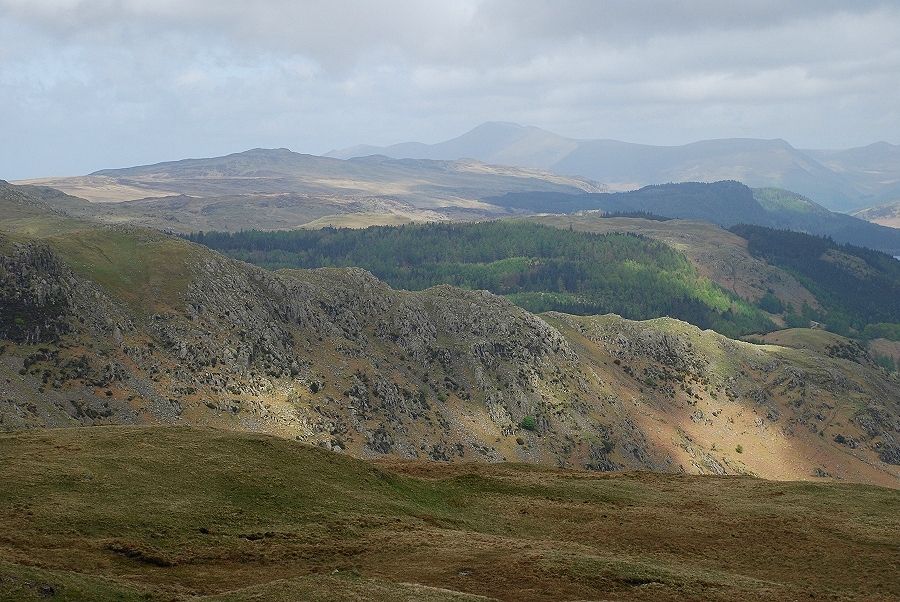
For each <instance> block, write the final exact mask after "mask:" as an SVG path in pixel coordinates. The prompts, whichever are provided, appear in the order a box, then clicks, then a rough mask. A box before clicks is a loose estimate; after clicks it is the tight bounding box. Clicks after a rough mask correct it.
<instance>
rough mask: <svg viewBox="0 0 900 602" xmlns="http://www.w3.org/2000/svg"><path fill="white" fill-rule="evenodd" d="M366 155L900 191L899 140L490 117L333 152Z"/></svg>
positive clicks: (866, 202)
mask: <svg viewBox="0 0 900 602" xmlns="http://www.w3.org/2000/svg"><path fill="white" fill-rule="evenodd" d="M367 155H384V156H388V157H394V158H417V159H444V160H447V159H460V158H464V157H465V158H473V159H478V160H480V161H485V162H488V163H492V164H500V165H517V166H523V167H532V168H540V169H547V170H551V171H554V172H556V173H559V174H566V175H576V174H577V175H580V176H584V177H587V178H591V179H593V180H597V181H600V182H603V183H605V184H608V185H609V186H610V187H612V188H613V189H619V190H624V189H633V188H638V187H640V186H643V185H647V184H663V183H668V182H689V181H702V182H711V181H717V180H738V181H741V182H743V183H745V184H747V185H748V186H752V187H778V188H786V189H789V190H793V191H795V192H798V193H800V194H802V195H804V196H807V197H809V198H811V199H814V200H815V201H817V202H819V203H821V204H822V205H824V206H826V207H828V208H829V209H833V210H837V211H850V210H853V209H859V208H861V207H866V206H870V205H874V204H877V203H880V202H883V201H886V200H892V199H895V198H898V197H900V146H897V145H892V144H888V143H886V142H877V143H875V144H871V145H869V146H864V147H860V148H852V149H848V150H805V149H797V148H794V147H793V146H791V145H790V144H788V143H787V142H785V141H784V140H780V139H776V140H759V139H751V138H731V139H722V140H702V141H699V142H693V143H691V144H685V145H681V146H652V145H647V144H633V143H629V142H621V141H618V140H580V139H574V138H566V137H564V136H560V135H558V134H554V133H553V132H548V131H546V130H543V129H540V128H536V127H530V126H522V125H518V124H514V123H504V122H489V123H485V124H482V125H480V126H478V127H476V128H475V129H473V130H471V131H470V132H467V133H465V134H463V135H462V136H459V137H457V138H453V139H452V140H447V141H445V142H440V143H437V144H422V143H418V142H405V143H401V144H395V145H392V146H386V147H379V146H365V145H363V146H354V147H350V148H346V149H341V150H334V151H331V152H330V153H327V156H331V157H340V158H350V157H361V156H367Z"/></svg>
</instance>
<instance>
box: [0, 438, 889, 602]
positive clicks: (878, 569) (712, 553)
mask: <svg viewBox="0 0 900 602" xmlns="http://www.w3.org/2000/svg"><path fill="white" fill-rule="evenodd" d="M0 457H3V458H4V459H5V461H4V462H2V463H0V530H2V539H0V599H9V600H28V599H47V598H50V599H60V600H62V599H66V600H113V599H116V600H137V599H143V600H146V599H151V600H156V599H160V600H180V599H197V598H198V597H199V598H201V599H206V598H207V597H213V598H212V599H219V600H250V599H257V600H258V599H267V600H296V599H312V600H319V599H322V600H325V599H328V600H333V599H338V598H342V599H349V598H352V599H361V600H367V599H368V600H379V599H400V600H402V599H408V600H465V599H470V598H468V597H465V596H463V595H462V594H460V593H458V592H463V593H466V594H472V595H484V596H488V597H490V598H496V599H503V600H523V599H529V600H577V599H616V600H676V599H677V600H735V599H750V598H754V599H758V600H785V599H830V600H863V599H867V600H876V599H884V600H886V599H892V598H896V597H897V596H900V588H898V584H897V581H896V579H895V576H896V575H895V572H894V570H893V569H894V567H895V562H896V559H897V553H898V539H897V533H898V532H900V519H898V517H900V494H898V492H897V491H895V490H890V489H882V488H878V487H871V486H861V485H842V484H811V483H802V484H801V483H791V482H786V483H774V482H768V481H762V480H757V479H752V478H746V477H740V478H736V477H733V478H712V477H686V476H673V475H654V474H650V473H621V474H615V475H598V474H596V473H587V472H578V471H574V472H572V471H568V472H567V471H559V470H554V469H547V468H536V467H529V466H524V465H514V464H500V465H484V464H461V465H448V464H440V463H418V462H417V463H409V462H400V461H393V462H383V463H380V464H372V463H369V462H365V461H361V460H355V459H351V458H347V457H344V456H341V455H339V454H335V453H331V452H326V451H323V450H320V449H316V448H311V447H308V446H305V445H302V444H299V443H295V442H291V441H286V440H282V439H276V438H272V437H266V436H259V435H236V434H228V433H223V432H218V431H212V430H190V429H185V428H127V427H102V428H99V427H98V428H90V429H63V430H50V431H42V432H37V431H34V432H27V433H17V434H6V435H0ZM326 589H327V590H328V591H329V594H328V595H327V596H326V595H325V594H323V593H322V592H323V591H325V590H326ZM448 590H450V591H448Z"/></svg>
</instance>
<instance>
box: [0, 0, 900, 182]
mask: <svg viewBox="0 0 900 602" xmlns="http://www.w3.org/2000/svg"><path fill="white" fill-rule="evenodd" d="M897 31H900V8H898V7H897V5H896V4H895V3H892V2H870V1H860V2H854V3H846V2H835V1H830V0H825V1H796V2H789V3H784V2H774V1H770V0H759V1H754V2H741V3H727V2H716V1H712V0H709V1H705V0H704V1H696V2H684V3H682V2H679V3H671V2H648V1H644V0H636V1H606V2H599V1H587V0H585V1H568V2H560V1H553V2H551V1H543V0H490V1H489V0H484V1H479V0H462V1H454V2H445V1H436V0H435V1H421V0H394V1H391V2H366V1H352V2H351V1H348V0H340V1H337V0H330V1H325V0H317V1H304V2H296V1H287V0H274V1H268V2H256V3H253V4H250V3H247V2H243V1H241V2H238V1H234V0H220V1H206V2H200V1H184V0H182V1H178V0H153V1H151V0H0V38H2V40H3V44H0V114H2V115H4V116H5V117H6V119H5V121H7V124H6V125H5V126H4V128H5V130H6V132H7V133H8V134H9V135H10V136H12V137H14V139H16V140H18V141H20V142H19V144H18V145H17V147H16V148H14V149H13V148H9V147H8V146H7V147H5V148H2V149H0V178H4V177H5V178H16V177H25V176H37V175H43V174H50V173H79V172H85V171H89V170H92V169H98V168H101V167H109V166H117V165H127V164H133V163H138V162H145V161H152V160H164V159H171V158H177V157H182V156H189V155H193V156H197V155H202V154H214V153H220V152H231V151H236V150H242V149H244V148H249V147H254V146H288V147H291V148H294V149H296V150H301V151H307V152H324V151H326V150H328V149H329V148H332V147H340V146H346V145H350V144H355V143H360V142H368V143H379V144H384V143H392V142H397V141H401V140H406V139H421V140H424V141H436V140H438V139H441V138H444V137H450V136H453V135H456V134H459V133H461V132H462V131H463V130H465V129H468V128H470V127H472V126H474V125H476V124H477V123H479V122H481V121H485V120H491V119H502V120H511V121H519V122H525V123H529V124H534V125H539V126H542V127H546V128H548V129H551V130H556V131H559V132H560V133H562V134H565V135H569V136H577V137H612V138H620V139H626V140H635V141H640V142H649V143H683V142H688V141H691V140H695V139H699V138H708V137H726V136H757V137H769V138H772V137H783V138H786V139H788V140H789V141H791V142H793V143H794V144H796V145H799V146H823V147H827V146H851V145H858V144H865V143H868V142H871V141H875V140H877V139H888V140H890V141H893V142H900V114H898V108H897V107H900V89H898V88H900V87H898V86H897V83H896V82H897V81H900V47H898V45H897V43H896V39H897V34H896V32H897Z"/></svg>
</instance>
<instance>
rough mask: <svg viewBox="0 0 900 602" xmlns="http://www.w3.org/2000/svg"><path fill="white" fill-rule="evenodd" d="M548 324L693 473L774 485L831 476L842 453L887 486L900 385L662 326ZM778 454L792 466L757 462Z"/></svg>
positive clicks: (812, 356)
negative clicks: (786, 453)
mask: <svg viewBox="0 0 900 602" xmlns="http://www.w3.org/2000/svg"><path fill="white" fill-rule="evenodd" d="M548 319H549V320H550V322H551V323H553V324H555V325H557V326H558V327H559V328H560V329H561V330H562V332H563V333H564V334H567V336H568V337H569V339H570V340H571V341H572V342H573V344H574V345H575V349H576V351H577V352H578V353H579V354H580V356H581V357H582V358H584V359H589V360H592V363H593V365H595V366H597V365H598V364H600V365H599V367H598V369H600V370H602V369H605V368H613V373H614V374H615V378H613V379H612V380H613V382H614V383H615V386H616V388H617V389H618V390H619V391H621V390H623V389H624V390H627V391H630V392H632V395H633V398H632V399H633V400H634V401H635V404H636V406H638V408H639V409H638V414H641V415H643V417H644V418H645V421H644V429H645V430H647V428H648V427H650V426H651V425H652V427H651V428H654V429H659V432H661V433H666V431H668V433H666V434H665V437H666V438H671V439H672V440H673V441H677V442H678V447H680V448H681V450H682V451H683V452H685V453H684V454H683V455H682V458H683V459H684V460H685V461H686V462H688V463H689V464H691V465H694V466H695V468H696V469H697V470H700V471H702V472H707V471H708V472H715V473H728V472H732V471H744V472H754V473H757V474H766V473H768V474H772V471H773V470H775V469H779V470H780V469H783V468H784V464H788V465H789V464H790V463H793V464H794V466H803V465H805V466H808V467H809V470H811V472H812V473H813V474H816V475H820V476H821V475H826V474H828V475H834V474H835V473H838V472H839V471H840V468H839V467H840V466H841V464H842V463H843V458H841V456H842V455H845V454H846V453H848V452H849V453H852V454H854V455H857V456H858V457H859V458H861V459H862V458H865V460H866V462H869V463H871V461H872V460H873V459H876V458H877V461H876V462H874V464H877V465H879V466H880V470H883V471H885V472H886V473H887V474H890V475H893V477H891V478H888V479H887V480H886V482H893V480H895V479H896V475H897V474H898V471H897V470H896V468H892V466H896V460H895V454H896V441H897V438H898V434H900V428H898V427H900V424H898V422H897V416H900V379H898V378H897V377H896V376H891V375H888V374H887V373H885V372H883V371H881V370H879V369H877V368H875V369H873V368H872V367H870V366H868V365H861V364H860V363H859V361H858V358H857V357H855V356H854V357H852V358H845V357H828V356H824V355H819V354H817V353H814V352H811V351H807V350H800V349H790V348H785V347H777V346H773V345H754V344H750V343H745V342H742V341H734V340H731V339H728V338H726V337H723V336H721V335H718V334H716V333H714V332H712V331H701V330H700V329H698V328H696V327H694V326H691V325H688V324H685V323H683V322H679V321H677V320H672V319H667V318H666V319H658V320H650V321H647V322H631V321H628V320H622V319H621V318H618V317H616V316H600V317H576V316H566V315H563V314H553V315H549V316H548ZM748 442H749V443H748ZM835 444H837V446H838V450H835V449H834V448H835ZM751 445H752V446H754V447H755V448H756V447H758V449H754V450H753V451H751V450H750V446H751ZM788 447H790V448H791V453H792V454H796V455H791V456H790V457H789V458H787V459H786V458H785V457H783V456H776V457H773V458H766V455H767V454H773V455H775V454H776V450H777V449H782V450H786V449H787V448H788ZM738 450H740V451H738ZM835 452H837V453H835ZM751 454H752V456H751ZM675 455H676V456H678V455H679V454H677V453H676V454H675ZM777 463H783V464H782V465H781V466H777V465H776V464H777ZM864 472H865V471H864Z"/></svg>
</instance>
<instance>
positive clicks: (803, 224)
mask: <svg viewBox="0 0 900 602" xmlns="http://www.w3.org/2000/svg"><path fill="white" fill-rule="evenodd" d="M487 200H488V201H490V202H491V203H493V204H496V205H500V206H502V207H505V208H508V209H510V210H522V211H529V212H533V213H573V212H577V211H585V210H600V211H605V212H623V211H646V212H649V213H653V214H656V215H661V216H665V217H673V218H681V219H693V220H704V221H708V222H712V223H714V224H718V225H720V226H724V227H731V226H733V225H735V224H741V223H743V224H755V225H759V226H769V227H774V228H789V229H792V230H797V231H800V232H807V233H810V234H818V235H822V236H830V237H831V238H833V239H834V240H835V241H837V242H840V243H851V244H855V245H859V246H864V247H869V248H872V249H878V250H880V251H885V252H888V253H891V254H893V255H897V254H900V230H896V229H894V228H888V227H885V226H880V225H878V224H872V223H869V222H866V221H865V220H861V219H859V218H856V217H853V216H849V215H844V214H840V213H834V212H831V211H829V210H827V209H825V208H824V207H822V206H821V205H818V204H816V203H814V202H812V201H811V200H809V199H808V198H806V197H804V196H802V195H799V194H796V193H793V192H789V191H786V190H781V189H773V188H762V189H751V188H749V187H747V186H745V185H743V184H741V183H740V182H733V181H723V182H713V183H701V182H684V183H680V184H660V185H655V186H645V187H644V188H641V189H639V190H633V191H629V192H613V193H589V194H559V193H543V192H525V193H510V194H506V195H504V196H502V197H497V198H490V199H487Z"/></svg>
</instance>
